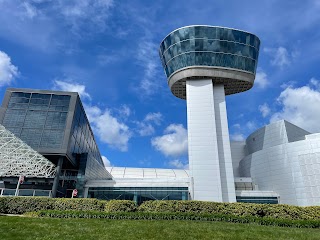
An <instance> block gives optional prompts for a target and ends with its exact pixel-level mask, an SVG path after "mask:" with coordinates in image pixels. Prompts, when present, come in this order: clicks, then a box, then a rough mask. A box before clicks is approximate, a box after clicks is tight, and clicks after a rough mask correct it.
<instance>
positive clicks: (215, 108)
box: [186, 79, 236, 202]
mask: <svg viewBox="0 0 320 240" xmlns="http://www.w3.org/2000/svg"><path fill="white" fill-rule="evenodd" d="M186 91H187V117H188V151H189V166H190V173H191V177H192V178H193V193H192V195H193V196H191V198H192V199H194V200H205V201H218V202H222V201H223V202H235V201H236V197H235V188H234V176H233V168H232V159H231V150H230V140H229V130H228V120H227V112H226V104H225V93H224V86H223V85H222V84H218V85H213V83H212V80H211V79H204V80H187V82H186Z"/></svg>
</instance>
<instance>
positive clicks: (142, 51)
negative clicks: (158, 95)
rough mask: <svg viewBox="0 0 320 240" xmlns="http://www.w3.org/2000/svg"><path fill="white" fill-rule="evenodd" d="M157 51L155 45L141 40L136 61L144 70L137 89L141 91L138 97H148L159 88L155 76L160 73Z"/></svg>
mask: <svg viewBox="0 0 320 240" xmlns="http://www.w3.org/2000/svg"><path fill="white" fill-rule="evenodd" d="M157 49H158V45H157V44H155V43H153V42H151V41H149V40H144V39H141V41H140V44H139V46H138V52H137V60H138V63H139V65H141V66H142V67H143V69H144V71H143V76H142V80H141V82H140V84H139V86H138V89H139V90H140V91H143V94H142V95H141V94H140V96H150V95H151V94H153V93H155V92H156V91H157V89H158V88H159V81H158V78H157V76H158V74H160V73H159V72H160V71H159V59H158V58H159V56H158V52H157Z"/></svg>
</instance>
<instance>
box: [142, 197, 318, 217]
mask: <svg viewBox="0 0 320 240" xmlns="http://www.w3.org/2000/svg"><path fill="white" fill-rule="evenodd" d="M138 211H141V212H189V213H214V214H226V215H233V216H253V217H263V218H265V217H272V218H278V219H291V220H294V219H305V220H309V219H314V220H320V207H318V206H315V207H298V206H290V205H283V204H276V205H270V204H250V203H218V202H203V201H146V202H144V203H142V204H141V205H140V206H139V208H138Z"/></svg>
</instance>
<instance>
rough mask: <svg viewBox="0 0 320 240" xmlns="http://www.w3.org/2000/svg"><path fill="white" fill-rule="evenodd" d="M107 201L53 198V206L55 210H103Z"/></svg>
mask: <svg viewBox="0 0 320 240" xmlns="http://www.w3.org/2000/svg"><path fill="white" fill-rule="evenodd" d="M106 203H107V201H102V200H97V199H95V198H75V199H71V198H54V203H53V208H52V209H56V210H83V211H88V210H93V211H103V210H104V208H105V204H106Z"/></svg>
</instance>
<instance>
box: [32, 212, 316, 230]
mask: <svg viewBox="0 0 320 240" xmlns="http://www.w3.org/2000/svg"><path fill="white" fill-rule="evenodd" d="M26 215H27V216H32V217H52V218H104V219H118V220H120V219H127V220H191V221H217V222H233V223H251V224H258V225H268V226H279V227H297V228H320V221H319V220H288V219H276V218H261V217H252V216H234V215H226V214H208V213H185V212H175V213H169V212H158V213H155V212H98V211H58V210H54V211H52V210H46V211H45V210H42V211H39V212H32V213H27V214H26Z"/></svg>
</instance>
